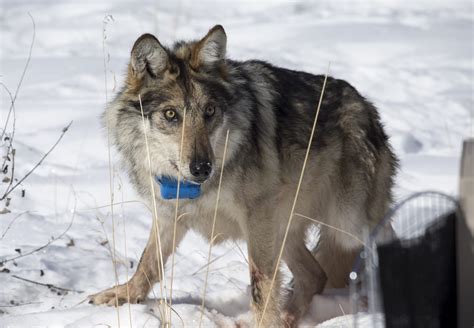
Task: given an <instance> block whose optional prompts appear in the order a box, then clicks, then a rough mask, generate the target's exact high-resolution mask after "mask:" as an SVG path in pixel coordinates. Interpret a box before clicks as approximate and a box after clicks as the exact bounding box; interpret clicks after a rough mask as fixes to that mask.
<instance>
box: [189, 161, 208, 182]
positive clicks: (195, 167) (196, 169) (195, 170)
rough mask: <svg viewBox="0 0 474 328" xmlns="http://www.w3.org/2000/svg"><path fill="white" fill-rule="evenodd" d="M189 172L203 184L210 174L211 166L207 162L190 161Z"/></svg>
mask: <svg viewBox="0 0 474 328" xmlns="http://www.w3.org/2000/svg"><path fill="white" fill-rule="evenodd" d="M189 171H191V174H192V175H193V176H194V177H195V178H196V181H198V182H204V181H205V180H206V179H207V178H209V176H210V175H211V172H212V164H211V162H209V161H192V162H191V163H190V164H189Z"/></svg>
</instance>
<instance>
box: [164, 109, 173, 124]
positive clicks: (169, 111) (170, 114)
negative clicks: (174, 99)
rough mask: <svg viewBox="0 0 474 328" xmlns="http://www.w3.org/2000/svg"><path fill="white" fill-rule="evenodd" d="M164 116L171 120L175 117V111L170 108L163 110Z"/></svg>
mask: <svg viewBox="0 0 474 328" xmlns="http://www.w3.org/2000/svg"><path fill="white" fill-rule="evenodd" d="M165 118H166V119H167V120H168V121H172V120H174V119H176V112H175V111H174V110H172V109H167V110H165Z"/></svg>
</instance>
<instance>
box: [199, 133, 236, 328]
mask: <svg viewBox="0 0 474 328" xmlns="http://www.w3.org/2000/svg"><path fill="white" fill-rule="evenodd" d="M228 142H229V130H227V134H226V137H225V144H224V154H223V155H222V166H221V175H220V177H219V186H218V187H217V197H216V207H215V209H214V218H213V219H212V229H211V238H210V241H209V252H208V255H207V262H208V266H207V269H206V278H205V279H204V290H203V292H202V304H201V317H200V319H199V327H201V325H202V317H203V315H204V303H205V300H206V289H207V279H208V276H209V265H210V261H211V250H212V244H213V243H214V232H215V227H216V220H217V210H218V208H219V198H220V195H221V186H222V176H223V174H224V166H225V158H226V154H227V144H228Z"/></svg>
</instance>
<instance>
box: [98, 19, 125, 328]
mask: <svg viewBox="0 0 474 328" xmlns="http://www.w3.org/2000/svg"><path fill="white" fill-rule="evenodd" d="M111 21H113V17H112V16H110V15H108V16H105V17H104V20H103V22H102V55H103V60H104V63H103V64H104V88H105V103H106V104H108V102H109V97H108V92H107V89H108V86H107V63H108V60H109V58H110V56H108V54H107V56H106V50H105V40H106V39H107V33H106V32H107V28H106V27H107V24H108V23H109V22H111ZM110 148H111V138H110V128H109V127H108V126H107V151H108V164H109V193H110V215H111V218H112V249H113V252H112V263H113V267H114V274H115V306H116V308H117V323H118V327H119V328H120V311H119V308H118V305H119V303H118V284H119V279H118V272H117V263H116V252H115V218H114V206H113V205H112V204H113V203H114V173H113V167H112V157H111V150H110ZM127 284H128V282H127Z"/></svg>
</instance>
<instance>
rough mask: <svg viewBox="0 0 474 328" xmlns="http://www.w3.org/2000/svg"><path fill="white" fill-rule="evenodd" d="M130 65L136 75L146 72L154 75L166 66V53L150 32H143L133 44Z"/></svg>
mask: <svg viewBox="0 0 474 328" xmlns="http://www.w3.org/2000/svg"><path fill="white" fill-rule="evenodd" d="M130 65H131V68H132V72H133V74H134V75H135V76H137V77H140V76H143V75H144V74H145V73H146V72H148V73H149V74H151V75H152V77H155V76H157V75H158V74H159V73H161V72H163V71H164V70H165V68H166V67H167V65H168V53H167V52H166V50H165V48H164V47H163V46H162V45H161V43H160V42H159V41H158V39H157V38H155V37H154V36H153V35H151V34H143V35H142V36H141V37H139V38H138V39H137V41H135V44H134V45H133V48H132V52H131V59H130Z"/></svg>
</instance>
